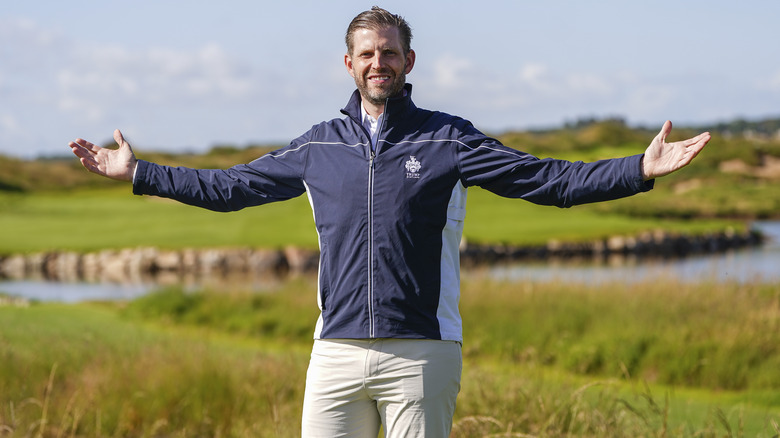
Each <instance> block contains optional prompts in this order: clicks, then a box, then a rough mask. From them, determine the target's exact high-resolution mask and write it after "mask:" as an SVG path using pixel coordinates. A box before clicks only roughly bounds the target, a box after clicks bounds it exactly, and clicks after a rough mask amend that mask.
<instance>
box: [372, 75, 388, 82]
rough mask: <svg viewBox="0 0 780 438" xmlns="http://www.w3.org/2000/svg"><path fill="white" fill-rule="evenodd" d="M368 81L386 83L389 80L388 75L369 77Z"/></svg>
mask: <svg viewBox="0 0 780 438" xmlns="http://www.w3.org/2000/svg"><path fill="white" fill-rule="evenodd" d="M368 80H369V81H371V82H387V81H389V80H390V76H388V75H378V76H369V77H368Z"/></svg>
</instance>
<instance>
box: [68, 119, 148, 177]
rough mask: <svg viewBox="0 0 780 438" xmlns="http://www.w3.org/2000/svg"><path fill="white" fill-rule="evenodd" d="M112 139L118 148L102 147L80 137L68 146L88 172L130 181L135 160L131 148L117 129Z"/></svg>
mask: <svg viewBox="0 0 780 438" xmlns="http://www.w3.org/2000/svg"><path fill="white" fill-rule="evenodd" d="M114 140H115V141H116V142H117V144H118V145H119V148H118V149H107V148H102V147H100V146H97V145H95V144H93V143H90V142H88V141H86V140H84V139H81V138H79V139H76V140H75V141H72V142H70V143H68V146H70V149H71V150H72V151H73V153H74V154H75V155H76V156H77V157H79V159H80V161H81V164H82V165H83V166H84V167H85V168H86V169H87V170H89V171H90V172H92V173H96V174H98V175H102V176H105V177H108V178H111V179H116V180H120V181H132V180H133V172H134V171H135V165H136V162H137V160H136V158H135V154H133V149H132V148H131V147H130V144H128V143H127V141H125V139H124V137H122V133H121V132H120V131H119V130H118V129H117V130H115V131H114Z"/></svg>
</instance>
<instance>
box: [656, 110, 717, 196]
mask: <svg viewBox="0 0 780 438" xmlns="http://www.w3.org/2000/svg"><path fill="white" fill-rule="evenodd" d="M671 131H672V122H670V121H668V120H667V121H666V123H664V126H663V128H661V132H659V133H658V135H656V136H655V138H654V139H653V141H652V143H650V146H648V147H647V150H646V151H645V156H644V157H643V159H642V178H644V180H645V181H647V180H649V179H653V178H658V177H660V176H664V175H668V174H670V173H672V172H674V171H676V170H679V169H682V168H683V167H685V166H687V165H688V163H690V162H691V160H693V158H694V157H696V155H698V154H699V152H701V150H702V148H704V145H706V144H707V142H708V141H710V138H711V136H710V133H709V132H704V133H701V134H699V135H697V136H696V137H693V138H689V139H687V140H683V141H677V142H674V143H667V142H666V137H667V136H668V135H669V133H670V132H671Z"/></svg>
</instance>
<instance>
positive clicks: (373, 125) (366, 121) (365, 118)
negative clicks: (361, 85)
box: [360, 104, 385, 150]
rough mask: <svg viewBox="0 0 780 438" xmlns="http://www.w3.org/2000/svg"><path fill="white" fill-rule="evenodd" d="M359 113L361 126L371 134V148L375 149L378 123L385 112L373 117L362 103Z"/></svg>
mask: <svg viewBox="0 0 780 438" xmlns="http://www.w3.org/2000/svg"><path fill="white" fill-rule="evenodd" d="M360 113H361V114H362V122H363V127H364V128H366V130H367V131H368V133H369V134H370V135H371V149H372V150H376V141H377V137H378V136H379V124H380V123H381V122H382V117H384V115H385V113H382V114H380V115H379V117H378V118H376V119H375V118H373V117H371V115H370V114H369V113H368V112H367V111H366V109H365V108H364V107H363V105H362V104H361V105H360Z"/></svg>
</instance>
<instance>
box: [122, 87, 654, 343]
mask: <svg viewBox="0 0 780 438" xmlns="http://www.w3.org/2000/svg"><path fill="white" fill-rule="evenodd" d="M360 105H361V99H360V94H359V92H358V91H355V93H353V95H352V97H351V99H350V100H349V103H348V104H347V106H346V107H345V108H344V109H343V110H342V113H343V114H344V115H345V117H343V118H337V119H333V120H330V121H327V122H323V123H320V124H318V125H315V126H313V127H312V128H311V129H310V130H309V131H308V132H306V133H305V134H303V135H302V136H300V137H298V138H297V139H295V140H293V141H292V142H291V143H290V144H289V145H288V146H286V147H284V148H281V149H279V150H276V151H274V152H271V153H269V154H266V155H263V156H261V157H260V158H258V159H256V160H254V161H252V162H251V163H248V164H241V165H237V166H234V167H232V168H230V169H227V170H216V169H212V170H206V169H189V168H182V167H168V166H161V165H156V164H152V163H149V162H146V161H139V163H138V167H137V170H136V177H135V180H134V183H133V193H135V194H147V195H157V196H163V197H168V198H173V199H176V200H178V201H181V202H184V203H187V204H191V205H195V206H199V207H204V208H207V209H211V210H215V211H234V210H239V209H242V208H245V207H250V206H256V205H261V204H265V203H269V202H274V201H282V200H286V199H290V198H294V197H296V196H299V195H302V194H303V193H306V194H307V195H308V198H309V201H310V204H311V207H312V210H313V212H314V222H315V225H316V228H317V234H318V238H319V247H320V265H319V273H318V275H319V281H318V289H319V290H318V300H317V301H318V305H319V307H320V310H321V314H320V317H319V320H318V322H317V325H316V328H315V333H314V337H315V338H317V339H324V338H353V339H354V338H359V339H365V338H412V339H415V338H417V339H443V340H454V341H459V342H462V330H461V318H460V314H459V312H458V301H459V298H460V267H459V265H460V261H459V252H458V247H459V243H460V239H461V235H462V232H463V220H464V218H465V215H466V210H465V207H466V188H467V187H469V186H480V187H483V188H485V189H487V190H489V191H491V192H493V193H496V194H498V195H500V196H505V197H510V198H521V199H524V200H526V201H530V202H533V203H536V204H543V205H554V206H558V207H570V206H572V205H576V204H583V203H589V202H598V201H604V200H610V199H616V198H620V197H625V196H629V195H633V194H635V193H638V192H643V191H647V190H650V189H651V188H652V186H653V182H652V181H648V182H645V181H643V180H642V175H641V169H640V165H641V164H640V163H641V157H642V156H641V155H635V156H630V157H625V158H618V159H611V160H602V161H597V162H593V163H583V162H569V161H563V160H556V159H539V158H537V157H534V156H532V155H530V154H527V153H524V152H520V151H517V150H514V149H511V148H508V147H505V146H503V145H502V144H501V143H499V142H498V141H497V140H495V139H492V138H489V137H487V136H485V135H484V134H482V133H481V132H480V131H478V130H477V129H475V128H474V126H472V124H471V123H470V122H469V121H467V120H464V119H462V118H459V117H455V116H452V115H449V114H445V113H442V112H435V111H429V110H425V109H421V108H417V107H416V106H415V105H414V103H413V102H412V100H411V85H409V84H407V85H406V94H405V96H404V97H400V98H395V99H388V101H387V102H386V105H385V111H384V116H383V118H382V119H383V120H382V122H381V126H379V128H378V129H379V134H378V137H377V142H376V145H375V151H374V150H372V147H371V140H370V135H369V133H368V132H367V131H366V130H365V128H364V127H363V125H362V123H361V110H360ZM518 226H521V225H520V224H518Z"/></svg>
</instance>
